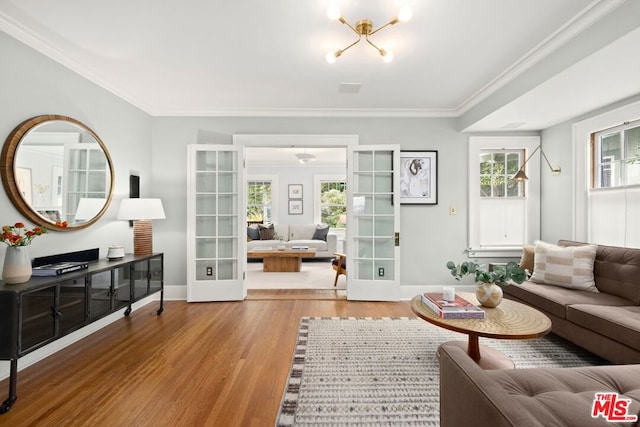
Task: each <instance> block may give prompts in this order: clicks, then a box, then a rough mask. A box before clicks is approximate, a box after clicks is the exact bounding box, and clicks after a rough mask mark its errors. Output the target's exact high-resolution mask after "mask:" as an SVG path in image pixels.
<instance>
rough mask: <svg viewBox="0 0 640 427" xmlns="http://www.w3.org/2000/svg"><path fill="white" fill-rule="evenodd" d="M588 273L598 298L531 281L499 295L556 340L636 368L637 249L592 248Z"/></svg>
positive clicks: (639, 359)
mask: <svg viewBox="0 0 640 427" xmlns="http://www.w3.org/2000/svg"><path fill="white" fill-rule="evenodd" d="M582 244H584V243H581V242H574V241H569V240H560V241H559V242H558V245H559V246H576V245H582ZM593 271H594V279H595V284H596V287H597V288H598V291H599V292H598V293H594V292H587V291H580V290H574V289H567V288H562V287H558V286H553V285H545V284H539V283H533V282H531V281H527V282H524V283H523V284H521V285H510V286H505V287H504V288H503V290H504V293H505V296H506V297H507V298H510V299H514V300H516V301H520V302H523V303H525V304H528V305H530V306H533V307H535V308H537V309H538V310H540V311H542V312H544V313H545V314H546V315H547V316H549V318H550V319H551V321H552V324H553V326H552V332H554V333H556V334H557V335H559V336H561V337H563V338H565V339H567V340H569V341H571V342H573V343H575V344H577V345H579V346H581V347H583V348H585V349H587V350H589V351H590V352H592V353H594V354H597V355H598V356H600V357H603V358H604V359H607V360H609V361H611V362H613V363H618V364H631V363H640V249H632V248H621V247H615V246H604V245H598V249H597V253H596V259H595V263H594V268H593Z"/></svg>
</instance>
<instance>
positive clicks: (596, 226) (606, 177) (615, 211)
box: [588, 120, 640, 247]
mask: <svg viewBox="0 0 640 427" xmlns="http://www.w3.org/2000/svg"><path fill="white" fill-rule="evenodd" d="M590 141H591V150H590V152H591V153H592V159H591V185H590V187H591V188H590V189H589V191H588V209H589V217H588V236H589V237H588V240H589V241H590V242H593V243H599V244H604V245H613V246H629V247H640V228H639V227H638V225H637V224H638V221H637V218H638V216H639V215H640V185H639V184H640V120H636V121H634V122H630V123H625V124H622V125H620V126H616V127H613V128H609V129H606V130H602V131H598V132H594V133H593V134H591V138H590Z"/></svg>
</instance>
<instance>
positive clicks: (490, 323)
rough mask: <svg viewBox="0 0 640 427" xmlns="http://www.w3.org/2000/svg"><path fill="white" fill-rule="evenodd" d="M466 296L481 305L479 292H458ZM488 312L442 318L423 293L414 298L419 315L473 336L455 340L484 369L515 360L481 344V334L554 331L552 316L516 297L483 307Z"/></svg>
mask: <svg viewBox="0 0 640 427" xmlns="http://www.w3.org/2000/svg"><path fill="white" fill-rule="evenodd" d="M457 294H458V295H460V296H461V297H462V298H464V299H466V300H467V301H469V302H470V303H472V304H474V305H479V303H478V300H477V299H476V296H475V294H473V293H470V292H457ZM481 308H482V309H483V310H484V311H485V312H486V318H484V319H441V318H440V317H439V316H438V315H437V314H436V313H435V312H434V311H433V310H431V309H430V308H429V307H428V306H427V305H425V304H424V303H423V302H422V299H421V297H420V295H418V296H416V297H414V298H413V299H412V300H411V309H412V310H413V312H414V313H415V314H416V315H418V317H420V318H422V319H424V320H426V321H427V322H429V323H433V324H434V325H437V326H440V327H442V328H445V329H449V330H451V331H455V332H461V333H463V334H467V335H468V336H469V339H468V341H467V342H466V343H465V342H463V341H454V342H452V343H447V344H455V345H458V346H460V347H462V348H463V349H466V351H467V353H468V354H469V356H470V357H471V358H472V359H473V360H475V361H476V363H478V365H480V367H482V368H483V369H508V368H513V367H514V365H513V362H512V361H511V359H509V358H508V357H507V356H505V355H504V354H503V353H501V352H499V351H498V350H495V349H493V348H491V347H489V346H485V345H480V343H479V341H478V338H479V337H486V338H497V339H516V340H523V339H532V338H538V337H541V336H544V335H546V334H548V333H549V331H551V320H550V319H549V318H548V317H547V316H546V315H545V314H544V313H541V312H540V311H538V310H536V309H535V308H532V307H529V306H527V305H525V304H521V303H519V302H516V301H512V300H508V299H503V300H502V302H501V303H500V305H499V306H498V307H496V308H485V307H481Z"/></svg>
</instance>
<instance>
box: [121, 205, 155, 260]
mask: <svg viewBox="0 0 640 427" xmlns="http://www.w3.org/2000/svg"><path fill="white" fill-rule="evenodd" d="M165 218H166V217H165V215H164V209H163V208H162V200H160V199H123V200H122V201H121V202H120V210H119V211H118V216H117V219H120V220H127V221H133V254H134V255H151V254H152V253H153V232H152V227H151V220H153V219H165Z"/></svg>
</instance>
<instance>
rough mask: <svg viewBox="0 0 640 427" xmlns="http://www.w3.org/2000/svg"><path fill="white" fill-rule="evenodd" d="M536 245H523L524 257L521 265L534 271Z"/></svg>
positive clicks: (530, 271)
mask: <svg viewBox="0 0 640 427" xmlns="http://www.w3.org/2000/svg"><path fill="white" fill-rule="evenodd" d="M535 249H536V247H535V246H534V245H530V244H528V243H527V244H525V245H523V246H522V257H521V258H520V267H522V268H524V269H525V270H529V273H533V260H534V255H535Z"/></svg>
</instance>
